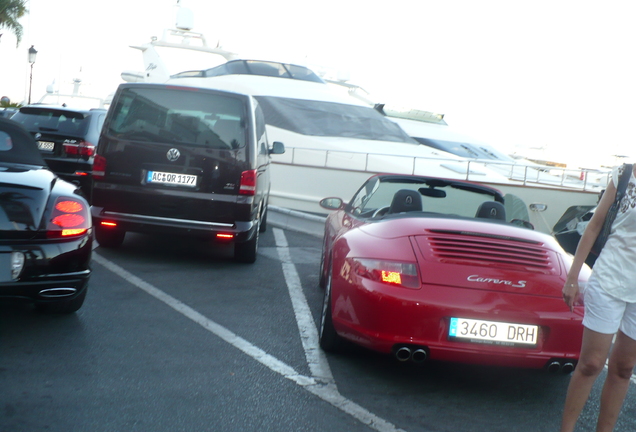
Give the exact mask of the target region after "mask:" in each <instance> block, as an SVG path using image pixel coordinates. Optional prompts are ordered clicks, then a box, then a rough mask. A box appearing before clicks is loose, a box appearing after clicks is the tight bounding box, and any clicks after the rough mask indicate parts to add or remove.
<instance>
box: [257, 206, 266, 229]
mask: <svg viewBox="0 0 636 432" xmlns="http://www.w3.org/2000/svg"><path fill="white" fill-rule="evenodd" d="M258 230H259V231H260V232H262V233H264V232H265V231H267V204H266V205H265V208H264V209H263V214H262V215H261V225H260V226H259V228H258Z"/></svg>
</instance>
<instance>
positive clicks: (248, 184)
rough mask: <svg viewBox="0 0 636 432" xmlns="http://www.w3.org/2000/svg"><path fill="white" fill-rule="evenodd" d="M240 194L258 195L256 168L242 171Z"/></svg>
mask: <svg viewBox="0 0 636 432" xmlns="http://www.w3.org/2000/svg"><path fill="white" fill-rule="evenodd" d="M239 195H256V170H249V171H243V172H242V173H241V185H240V186H239Z"/></svg>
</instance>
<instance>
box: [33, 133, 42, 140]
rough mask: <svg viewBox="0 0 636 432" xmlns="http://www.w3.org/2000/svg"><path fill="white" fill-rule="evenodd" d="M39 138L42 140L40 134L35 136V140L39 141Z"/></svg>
mask: <svg viewBox="0 0 636 432" xmlns="http://www.w3.org/2000/svg"><path fill="white" fill-rule="evenodd" d="M40 138H42V134H41V133H40V132H38V133H36V134H35V139H36V140H39V139H40Z"/></svg>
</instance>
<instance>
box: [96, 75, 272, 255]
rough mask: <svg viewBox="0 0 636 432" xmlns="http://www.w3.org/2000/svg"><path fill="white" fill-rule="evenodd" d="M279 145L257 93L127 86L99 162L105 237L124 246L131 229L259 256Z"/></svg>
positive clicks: (99, 221) (100, 227) (109, 121)
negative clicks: (208, 242) (188, 237)
mask: <svg viewBox="0 0 636 432" xmlns="http://www.w3.org/2000/svg"><path fill="white" fill-rule="evenodd" d="M283 152H284V146H283V144H282V143H279V142H276V143H273V146H272V148H270V146H269V143H268V141H267V134H266V131H265V121H264V119H263V113H262V111H261V109H260V107H259V105H258V103H257V102H256V100H255V99H254V98H252V97H251V96H248V95H244V94H239V93H232V92H226V91H218V90H211V89H205V88H201V87H176V86H173V85H163V84H149V83H136V84H121V85H120V86H119V88H118V90H117V92H116V94H115V96H114V98H113V102H112V105H111V108H110V110H109V112H108V116H107V118H106V121H105V123H104V127H103V129H102V133H101V137H100V140H99V146H98V150H97V156H96V157H95V164H94V167H93V180H94V184H93V207H92V215H93V220H94V221H95V235H96V239H97V242H98V243H99V244H100V245H101V246H105V247H116V246H119V245H121V244H122V242H123V241H124V236H125V234H126V232H127V231H134V232H141V233H151V234H152V233H155V234H164V233H177V234H182V235H191V236H192V235H193V236H198V237H202V238H205V239H209V240H214V239H216V240H219V241H224V242H233V243H234V257H235V258H236V260H238V261H241V262H248V263H253V262H254V261H255V260H256V253H257V249H258V239H259V233H260V232H262V231H264V230H265V229H266V221H267V203H268V199H269V190H270V174H269V165H270V155H271V154H272V153H275V154H280V153H283Z"/></svg>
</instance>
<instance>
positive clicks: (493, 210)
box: [475, 201, 506, 221]
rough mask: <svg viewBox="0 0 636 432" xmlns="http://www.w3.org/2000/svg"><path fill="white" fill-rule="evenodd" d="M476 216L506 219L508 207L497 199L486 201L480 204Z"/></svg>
mask: <svg viewBox="0 0 636 432" xmlns="http://www.w3.org/2000/svg"><path fill="white" fill-rule="evenodd" d="M475 217H476V218H481V219H496V220H502V221H505V220H506V209H505V208H504V205H503V204H502V203H500V202H497V201H486V202H483V203H481V204H480V205H479V208H478V209H477V213H476V214H475Z"/></svg>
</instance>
